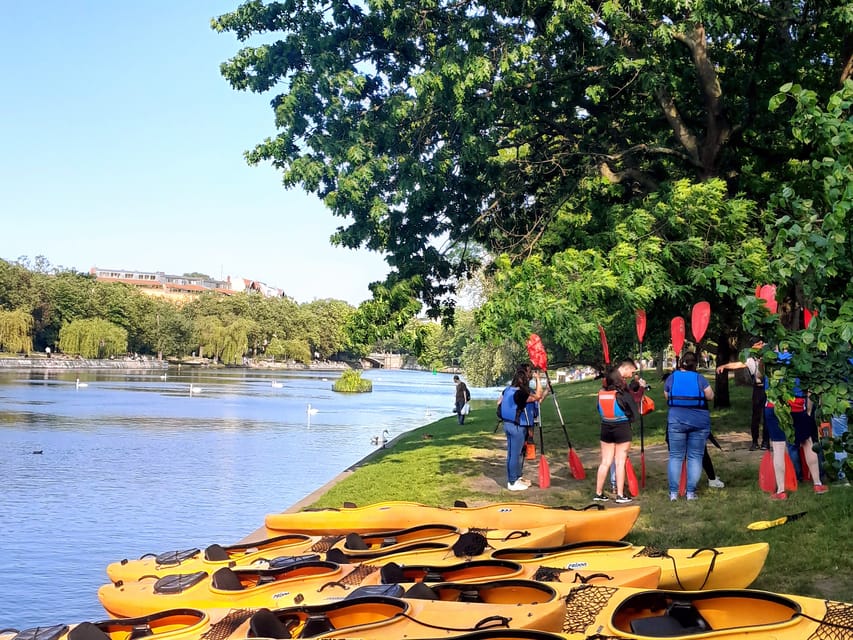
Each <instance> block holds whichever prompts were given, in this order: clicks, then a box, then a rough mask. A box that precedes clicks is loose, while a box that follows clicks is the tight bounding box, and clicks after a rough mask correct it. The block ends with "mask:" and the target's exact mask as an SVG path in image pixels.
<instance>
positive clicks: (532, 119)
mask: <svg viewBox="0 0 853 640" xmlns="http://www.w3.org/2000/svg"><path fill="white" fill-rule="evenodd" d="M753 4H754V5H755V6H752V5H750V6H749V7H746V5H744V4H743V3H739V2H738V3H731V2H723V3H709V2H699V3H685V2H683V0H654V1H650V2H644V3H630V2H629V3H618V2H606V3H603V4H601V5H600V6H598V5H596V6H595V7H594V8H591V7H590V5H589V4H587V3H583V2H580V3H563V4H560V5H559V6H557V5H554V4H553V3H551V2H546V1H544V0H533V1H532V2H526V3H492V4H488V5H478V6H477V7H476V10H472V8H471V7H470V6H468V5H465V6H459V5H454V4H447V3H430V2H420V1H417V0H416V1H415V2H414V3H413V2H410V1H409V0H387V1H385V0H383V1H382V2H368V3H364V4H359V5H353V4H351V3H346V2H340V1H339V0H332V2H331V3H313V2H303V3H300V4H299V5H298V7H296V5H292V4H288V3H270V4H264V3H261V2H251V3H246V4H244V5H242V6H241V7H239V8H238V9H237V10H235V11H233V12H231V13H228V14H226V15H223V16H220V17H219V18H216V19H214V20H213V21H212V27H213V28H214V29H215V30H217V31H219V32H231V33H233V34H235V35H236V37H237V38H238V39H239V40H240V41H241V42H251V45H250V46H246V47H245V48H243V49H241V50H240V51H239V52H237V53H236V55H235V56H234V57H233V58H232V59H230V60H229V61H227V62H225V63H224V64H223V65H222V67H221V70H222V74H223V76H224V77H225V78H226V80H227V81H228V82H229V83H230V84H231V85H232V86H233V87H234V88H235V89H238V90H250V91H255V92H258V93H264V92H276V94H275V95H271V96H270V98H271V104H272V107H273V110H274V126H275V128H276V133H275V135H274V136H273V137H270V138H268V139H266V140H264V141H263V142H261V143H259V144H258V145H257V146H256V147H255V148H254V149H252V150H251V151H249V152H248V153H247V158H248V160H249V162H251V163H258V162H270V163H271V164H273V165H274V166H275V167H276V168H278V169H280V170H281V171H282V174H283V182H284V184H285V185H286V186H288V187H290V186H295V185H300V186H301V187H303V188H304V189H306V190H307V191H310V192H312V193H316V194H317V195H318V196H319V197H321V198H322V199H323V200H324V202H325V203H326V205H327V206H328V207H329V209H330V210H331V212H332V213H333V214H334V215H336V216H338V217H340V218H342V219H344V220H346V221H347V225H346V226H343V227H342V228H341V229H340V230H339V231H338V233H337V234H336V235H335V236H334V238H333V240H334V241H335V242H336V243H338V244H341V245H343V246H346V247H351V248H366V249H369V250H373V251H378V252H382V253H384V254H385V255H386V258H387V261H388V263H389V265H390V266H391V267H392V272H391V274H390V276H389V280H388V282H387V283H385V285H383V287H384V288H377V289H376V290H375V291H374V295H375V298H376V305H374V306H369V307H367V308H365V310H364V311H365V314H364V317H363V318H362V319H361V321H360V323H359V326H358V329H359V332H360V335H359V337H360V339H361V340H360V341H361V343H362V344H368V343H372V342H373V341H374V338H375V337H377V336H375V335H374V336H372V337H371V338H370V339H365V335H366V334H370V333H371V332H373V333H375V332H376V331H377V329H375V326H376V320H381V321H382V322H381V324H385V323H386V322H390V323H391V332H394V331H396V330H398V329H399V328H400V327H401V326H403V324H405V319H407V317H411V315H413V314H412V313H411V310H410V305H411V302H412V301H411V297H412V296H413V297H415V298H417V299H419V300H420V301H422V302H423V303H424V304H425V305H426V307H427V309H428V310H429V312H430V313H433V314H438V313H442V314H444V315H445V317H447V316H449V315H451V314H452V313H453V311H454V309H455V307H454V301H453V298H452V296H451V295H450V294H452V293H453V292H454V291H455V290H456V289H457V287H458V285H459V283H460V282H462V281H463V280H464V279H465V278H467V277H469V276H471V275H472V274H474V273H477V272H478V269H479V267H480V265H481V262H482V260H483V257H484V255H485V256H489V255H493V256H504V257H503V258H501V262H500V263H499V268H502V269H504V268H506V267H516V266H517V267H519V268H520V269H522V271H527V270H528V269H526V268H525V267H522V266H520V265H519V263H520V262H521V261H523V260H524V259H526V258H529V257H531V256H534V255H535V254H540V256H541V263H534V264H533V265H532V266H531V267H530V269H533V268H535V267H538V266H540V265H541V266H542V267H544V268H545V272H543V273H540V274H537V276H538V278H539V280H538V281H537V282H536V283H535V284H533V285H531V288H532V289H533V291H526V292H518V291H512V292H510V293H505V294H504V297H505V298H509V300H504V301H503V302H501V303H496V304H497V307H499V308H497V309H495V315H499V314H503V313H504V312H506V313H508V314H514V313H515V312H516V311H520V312H522V313H523V314H524V315H525V316H526V317H527V318H529V317H530V316H531V315H533V314H538V313H542V314H546V315H549V316H550V317H547V318H544V320H543V322H544V324H545V325H546V326H548V327H551V328H552V331H553V332H554V334H555V338H556V339H557V342H558V343H560V344H563V345H566V346H567V347H570V348H571V349H576V348H578V347H579V346H582V345H586V344H589V343H590V342H591V340H592V339H593V337H594V328H595V324H596V323H597V322H603V323H604V324H605V326H607V327H608V328H610V326H609V323H608V322H607V321H608V319H609V318H611V317H615V314H616V313H620V312H621V313H624V312H625V311H631V312H632V311H633V309H632V308H631V307H632V306H633V304H637V303H639V302H643V303H644V304H646V306H648V307H649V308H651V307H652V306H653V305H654V308H655V309H657V310H660V311H661V312H662V313H670V312H673V311H677V312H679V313H683V312H684V311H685V309H684V305H685V304H687V303H686V302H685V301H686V300H689V301H690V302H692V301H694V299H695V298H698V297H699V296H700V295H705V294H707V295H708V297H709V298H710V297H712V295H713V297H714V299H713V300H711V302H712V304H713V305H714V307H715V309H716V308H720V307H722V306H723V305H729V306H730V307H733V305H732V301H733V300H734V299H735V297H736V296H737V295H738V292H739V291H740V290H743V289H744V288H748V284H747V282H746V281H747V280H749V279H750V277H751V274H752V273H753V272H754V271H756V270H760V269H761V268H762V267H763V263H759V262H756V260H757V258H758V256H759V254H760V253H761V249H762V248H763V245H762V243H761V242H756V240H757V239H760V236H761V233H762V225H761V224H756V222H757V217H758V216H759V215H760V213H759V212H761V211H763V207H764V205H765V204H766V202H767V199H768V197H769V194H771V193H773V192H774V191H775V189H776V186H777V185H778V183H779V182H780V181H781V180H785V179H787V177H788V175H789V173H790V170H791V167H790V166H789V165H788V163H787V162H786V160H787V159H789V158H792V157H796V154H797V149H796V145H795V144H792V141H791V139H790V137H789V136H788V135H786V134H785V133H784V128H783V124H784V122H785V121H786V119H787V116H788V114H787V113H784V112H783V110H780V111H769V110H768V109H767V104H768V102H769V100H770V98H771V97H772V95H773V94H774V93H775V88H776V87H778V86H779V85H781V84H782V83H783V82H786V81H789V80H793V81H796V82H798V83H800V85H801V86H803V87H807V88H808V89H809V90H812V91H814V92H816V94H817V95H818V96H819V97H820V98H826V97H828V96H829V94H830V93H831V92H832V91H833V89H834V87H835V86H837V83H838V79H839V76H838V74H839V69H840V65H839V64H838V60H839V59H841V58H843V57H844V56H845V54H844V52H843V51H842V50H840V49H841V48H842V42H844V38H845V37H846V36H847V35H848V34H849V31H850V22H849V20H850V7H849V2H842V3H840V4H839V3H837V2H835V0H817V1H816V2H810V3H805V4H804V3H793V4H791V3H789V4H787V5H785V6H784V7H781V6H780V7H775V5H773V3H770V4H769V5H768V4H767V3H757V4H755V3H753ZM591 16H592V19H591ZM712 178H719V179H720V180H722V181H723V182H724V189H723V190H722V191H719V189H718V187H716V186H713V185H712V186H710V187H709V188H708V192H707V193H703V192H702V188H701V187H700V185H701V184H702V183H705V182H707V181H709V180H710V179H712ZM715 190H716V191H715ZM681 192H684V194H690V195H694V196H696V198H695V199H692V200H691V199H685V198H681V197H680V196H681V195H682V194H681ZM656 193H660V197H659V198H658V200H657V201H654V200H652V199H650V197H651V196H653V195H654V194H656ZM720 194H722V195H720ZM738 194H748V196H747V197H741V196H739V195H738ZM721 197H722V198H723V199H728V198H732V199H733V200H734V201H735V202H734V203H733V204H732V205H726V204H723V203H721V202H720V198H721ZM658 202H661V203H669V206H670V208H671V209H672V210H671V211H669V212H666V211H664V210H656V209H655V206H656V205H657V203H658ZM678 202H682V203H684V204H685V205H686V206H685V207H684V209H683V210H681V209H675V206H676V203H678ZM665 208H666V205H665V206H664V209H665ZM635 209H636V212H635V211H634V210H635ZM641 210H642V211H641ZM715 212H716V213H718V214H719V215H718V216H717V215H716V214H715ZM708 214H710V215H708ZM664 215H668V216H669V219H668V220H667V222H668V223H669V224H666V225H665V228H660V227H658V226H656V225H657V224H658V223H659V222H660V221H661V220H662V219H663V217H664ZM694 227H695V228H694ZM736 227H737V228H741V229H744V230H745V231H746V233H745V234H744V235H742V236H741V237H740V242H742V246H739V245H734V244H733V238H734V237H735V236H736V232H735V228H736ZM703 231H707V232H709V236H718V237H722V238H723V239H724V240H723V242H722V243H721V244H720V245H719V246H717V244H718V243H717V242H715V241H712V240H711V238H710V237H709V238H707V239H706V237H705V235H704V234H703ZM671 240H672V242H670V241H671ZM534 259H535V258H534ZM735 261H737V268H734V269H732V268H731V267H732V265H733V264H734V263H735ZM673 264H675V265H678V266H677V268H676V269H675V270H674V271H672V270H668V269H667V268H666V267H667V265H673ZM518 275H519V277H513V276H510V277H509V278H508V281H507V282H505V284H506V285H507V286H511V287H513V286H520V285H519V283H521V282H529V279H527V278H525V277H521V276H525V275H527V274H526V273H521V274H518ZM398 285H403V286H405V287H406V288H407V289H408V291H407V294H410V295H406V296H396V295H389V294H390V293H391V290H392V289H393V288H394V287H395V286H398ZM539 287H543V288H551V287H553V296H547V295H543V294H540V292H539V291H538V288H539ZM560 287H564V288H565V289H566V291H567V295H568V297H569V300H568V301H567V302H566V303H565V304H563V305H556V306H553V305H544V304H541V303H544V302H546V301H547V300H549V299H550V298H553V297H556V298H557V299H558V300H559V296H561V295H562V294H563V293H564V290H563V289H561V288H560ZM625 287H629V288H625ZM585 288H588V289H589V293H588V294H586V295H588V296H589V300H588V301H587V302H586V304H587V309H588V310H589V311H588V312H586V313H583V314H581V316H582V318H583V319H582V320H574V321H572V322H570V323H568V324H564V323H563V322H562V320H565V319H566V318H569V317H570V316H571V315H572V314H574V313H576V311H575V310H576V309H578V308H579V304H578V300H577V298H578V295H579V294H578V292H582V291H583V290H584V289H585ZM620 288H621V292H622V295H621V298H622V299H621V301H615V303H613V304H611V302H614V298H618V297H620V296H619V291H620ZM603 303H607V305H606V306H605V307H604V308H603V309H601V308H599V307H598V305H601V304H603ZM400 314H402V315H404V316H406V315H407V317H406V318H405V319H403V320H401V318H400V317H399V315H400ZM673 315H674V314H673ZM590 316H591V317H590ZM516 319H517V316H515V315H505V317H504V318H503V320H496V319H492V318H487V319H486V320H487V322H488V323H489V324H491V325H495V329H497V325H499V324H500V323H501V322H504V323H506V324H508V325H513V326H511V328H510V331H509V332H507V331H497V330H495V331H494V333H500V334H503V335H508V334H511V335H516V334H518V333H523V332H525V331H527V330H529V328H530V327H529V322H528V321H526V320H525V321H524V322H521V323H520V325H523V328H521V327H520V326H519V327H517V326H514V325H515V323H516ZM557 336H559V337H558V338H557Z"/></svg>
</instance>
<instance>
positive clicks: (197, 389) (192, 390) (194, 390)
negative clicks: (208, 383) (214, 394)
mask: <svg viewBox="0 0 853 640" xmlns="http://www.w3.org/2000/svg"><path fill="white" fill-rule="evenodd" d="M202 391H204V389H202V388H201V387H197V386H195V385H194V384H193V383H192V382H190V395H193V394H194V393H201V392H202Z"/></svg>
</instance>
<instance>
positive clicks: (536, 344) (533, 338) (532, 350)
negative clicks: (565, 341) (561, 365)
mask: <svg viewBox="0 0 853 640" xmlns="http://www.w3.org/2000/svg"><path fill="white" fill-rule="evenodd" d="M527 356H528V357H529V358H530V362H531V363H533V366H534V367H536V368H537V369H542V371H547V369H548V354H547V353H545V345H543V344H542V338H540V337H539V336H538V335H536V334H535V333H531V334H530V337H529V338H528V339H527Z"/></svg>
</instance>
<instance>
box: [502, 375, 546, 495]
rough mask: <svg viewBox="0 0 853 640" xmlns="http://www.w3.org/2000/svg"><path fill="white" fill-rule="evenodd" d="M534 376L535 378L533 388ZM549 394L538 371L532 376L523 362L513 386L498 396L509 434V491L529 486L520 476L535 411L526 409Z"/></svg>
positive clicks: (507, 433)
mask: <svg viewBox="0 0 853 640" xmlns="http://www.w3.org/2000/svg"><path fill="white" fill-rule="evenodd" d="M531 379H532V380H534V381H535V387H534V388H533V390H531V388H530V381H531ZM546 393H547V391H546V390H545V387H543V386H542V380H541V378H540V374H539V372H538V371H537V372H535V373H534V374H533V376H532V378H531V373H530V367H529V365H527V366H526V365H521V366H519V367H518V368H517V369H516V371H515V375H514V376H513V377H512V382H511V383H510V386H508V387H507V388H506V389H504V390H503V392H502V393H501V396H500V397H499V398H498V411H499V413H500V417H501V421H502V422H503V427H504V433H505V434H506V480H507V485H506V488H507V489H509V490H510V491H524V490H525V489H527V488H528V487H529V486H530V481H529V480H527V479H526V478H524V477H522V475H521V467H522V462H523V460H524V458H523V453H524V445H525V443H526V442H527V431H528V429H529V428H530V429H532V428H533V422H532V420H533V412H532V411H528V410H527V408H528V404H529V403H536V402H540V401H541V400H542V398H544V397H545V395H546ZM534 406H535V404H534Z"/></svg>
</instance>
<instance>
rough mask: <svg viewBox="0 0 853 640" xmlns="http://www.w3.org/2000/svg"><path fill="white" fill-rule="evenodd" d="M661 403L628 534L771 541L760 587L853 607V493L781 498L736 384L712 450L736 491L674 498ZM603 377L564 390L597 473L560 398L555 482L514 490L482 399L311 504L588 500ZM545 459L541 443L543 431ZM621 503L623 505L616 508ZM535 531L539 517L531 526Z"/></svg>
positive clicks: (803, 492)
mask: <svg viewBox="0 0 853 640" xmlns="http://www.w3.org/2000/svg"><path fill="white" fill-rule="evenodd" d="M650 382H651V384H652V385H653V387H654V388H653V389H652V391H651V395H652V397H653V398H654V400H655V403H656V404H657V406H658V410H657V411H655V412H654V413H652V414H650V415H648V416H646V419H645V429H644V431H645V459H646V476H647V477H646V487H645V489H643V490H641V492H640V496H639V498H638V499H637V501H636V502H637V503H638V504H639V505H640V506H641V515H640V519H639V520H638V522H637V524H636V526H635V527H634V529H633V531H632V532H631V534H630V535H629V536H628V539H629V540H630V541H631V542H633V543H635V544H641V545H654V546H655V547H658V548H663V549H665V548H678V547H681V548H692V547H713V546H723V545H735V544H745V543H749V542H756V541H761V540H765V541H767V542H769V543H770V545H771V550H770V555H769V557H768V560H767V564H766V566H765V569H764V571H763V572H762V575H761V576H760V577H759V579H758V580H757V581H756V582H755V583H754V584H753V586H754V587H755V588H760V589H767V590H770V591H776V592H783V593H797V594H802V595H809V596H816V597H825V598H831V599H837V600H842V601H845V602H853V552H851V551H853V550H851V544H850V539H851V536H850V524H851V515H853V488H851V487H847V488H844V487H836V486H833V487H831V490H830V491H829V493H827V494H825V495H815V494H814V493H813V491H812V489H811V485H810V484H808V485H803V484H801V485H800V489H799V490H798V491H797V492H795V493H790V494H789V499H788V501H787V502H771V501H770V499H769V498H768V496H767V494H765V493H763V492H762V491H760V490H759V488H758V484H757V477H758V464H759V461H760V458H761V454H762V453H763V452H757V451H756V452H751V451H749V450H748V446H749V442H750V440H749V436H748V435H747V431H748V423H749V393H750V390H749V389H745V388H736V387H734V386H733V387H732V407H730V408H728V409H725V410H721V411H720V410H715V411H712V424H713V429H714V433H715V434H716V435H717V437H718V439H719V440H720V442H721V444H722V447H723V450H722V451H720V450H717V449H712V452H711V455H712V457H713V459H714V464H715V466H716V469H717V474H718V476H719V477H721V478H722V479H723V480H724V481H725V483H726V488H725V489H709V488H708V485H707V478H706V477H705V476H704V474H703V477H702V482H701V483H700V491H699V495H700V499H699V500H697V501H695V502H690V503H687V502H685V501H684V500H680V501H678V502H676V503H671V502H669V498H668V490H667V484H666V466H665V465H666V449H665V444H664V433H665V420H666V412H665V410H661V409H665V404H664V400H663V394H662V385H661V384H655V383H654V382H653V381H651V380H650ZM599 384H600V383H599V382H597V381H593V382H584V383H577V384H568V385H557V386H556V387H555V388H556V392H557V399H558V400H559V404H560V409H561V410H562V414H563V418H564V419H565V421H566V427H567V429H568V432H569V437H570V438H571V440H572V444H573V445H574V447H575V449H576V450H577V452H578V454H579V456H580V458H581V460H582V462H583V464H584V467H585V469H586V473H587V477H586V479H585V480H574V479H572V478H571V475H570V473H569V470H568V466H567V464H566V462H567V460H566V458H567V456H566V453H567V447H566V440H565V437H564V435H563V431H562V429H561V428H560V422H559V419H558V418H557V413H556V410H555V407H554V402H553V400H552V399H551V398H547V399H546V400H545V402H544V404H543V414H542V415H543V424H544V435H545V457H546V459H547V461H548V463H549V465H550V469H551V487H550V488H548V489H545V490H542V489H539V488H538V487H537V486H535V485H534V486H533V487H531V488H530V489H529V490H528V491H525V492H523V493H521V492H510V491H507V490H506V488H505V487H506V480H505V473H506V472H505V460H506V457H505V437H504V434H503V431H502V429H498V430H497V431H495V424H496V419H495V410H494V404H493V403H492V402H488V403H485V402H483V403H479V406H478V404H477V403H475V404H474V407H473V410H472V412H471V414H470V415H469V416H468V418H467V420H466V422H465V425H464V426H459V425H457V424H456V418H455V416H451V417H449V418H444V419H442V420H439V421H437V422H435V423H433V424H430V425H427V426H425V427H422V428H420V429H417V430H415V431H412V432H410V433H408V434H406V435H404V436H401V437H400V438H398V439H396V440H394V441H393V442H392V443H391V444H390V445H389V447H388V448H386V449H384V450H380V451H378V452H377V453H376V454H375V455H373V456H371V457H370V458H369V459H368V460H366V461H365V463H364V464H362V465H360V466H359V467H358V468H356V469H354V472H353V473H352V474H351V475H349V476H348V477H346V478H345V479H343V480H342V481H341V482H339V483H338V484H336V485H335V486H333V487H331V488H330V489H329V490H328V491H327V492H326V493H325V494H323V495H322V496H320V497H319V498H318V499H317V500H316V502H314V503H313V504H312V505H311V506H314V507H323V506H325V507H334V506H340V505H341V504H342V503H343V502H345V501H350V502H355V503H356V504H359V505H364V504H369V503H372V502H378V501H382V500H414V501H418V502H423V503H426V504H432V505H440V506H450V505H452V504H453V501H454V500H464V501H466V502H467V503H468V504H469V505H475V504H482V503H486V502H498V501H528V502H538V503H542V504H548V505H572V506H578V507H580V506H585V505H587V504H589V503H590V499H591V497H592V495H593V491H594V474H595V469H596V467H597V466H598V424H599V423H598V419H597V414H596V410H595V394H596V392H597V390H598V388H599V387H598V385H599ZM634 435H635V439H634V448H633V450H632V453H631V460H632V461H633V464H634V468H635V469H636V471H637V474H638V475H639V473H640V461H641V456H640V446H639V428H638V427H635V434H634ZM536 448H537V455H538V453H539V442H538V436H537V443H536ZM537 468H538V458H537V460H534V461H528V462H527V463H526V466H525V475H526V476H527V477H528V478H530V479H531V480H533V481H534V483H535V482H536V478H537ZM609 508H618V507H616V506H612V503H611V506H610V507H609ZM800 511H807V512H808V513H807V515H806V516H805V517H804V518H802V519H800V520H798V521H796V522H792V523H789V524H786V525H783V526H780V527H775V528H773V529H768V530H765V531H760V532H753V531H749V530H747V528H746V525H747V524H748V523H750V522H753V521H755V520H768V519H774V518H778V517H779V516H782V515H785V514H792V513H797V512H800ZM531 526H535V523H531Z"/></svg>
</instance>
